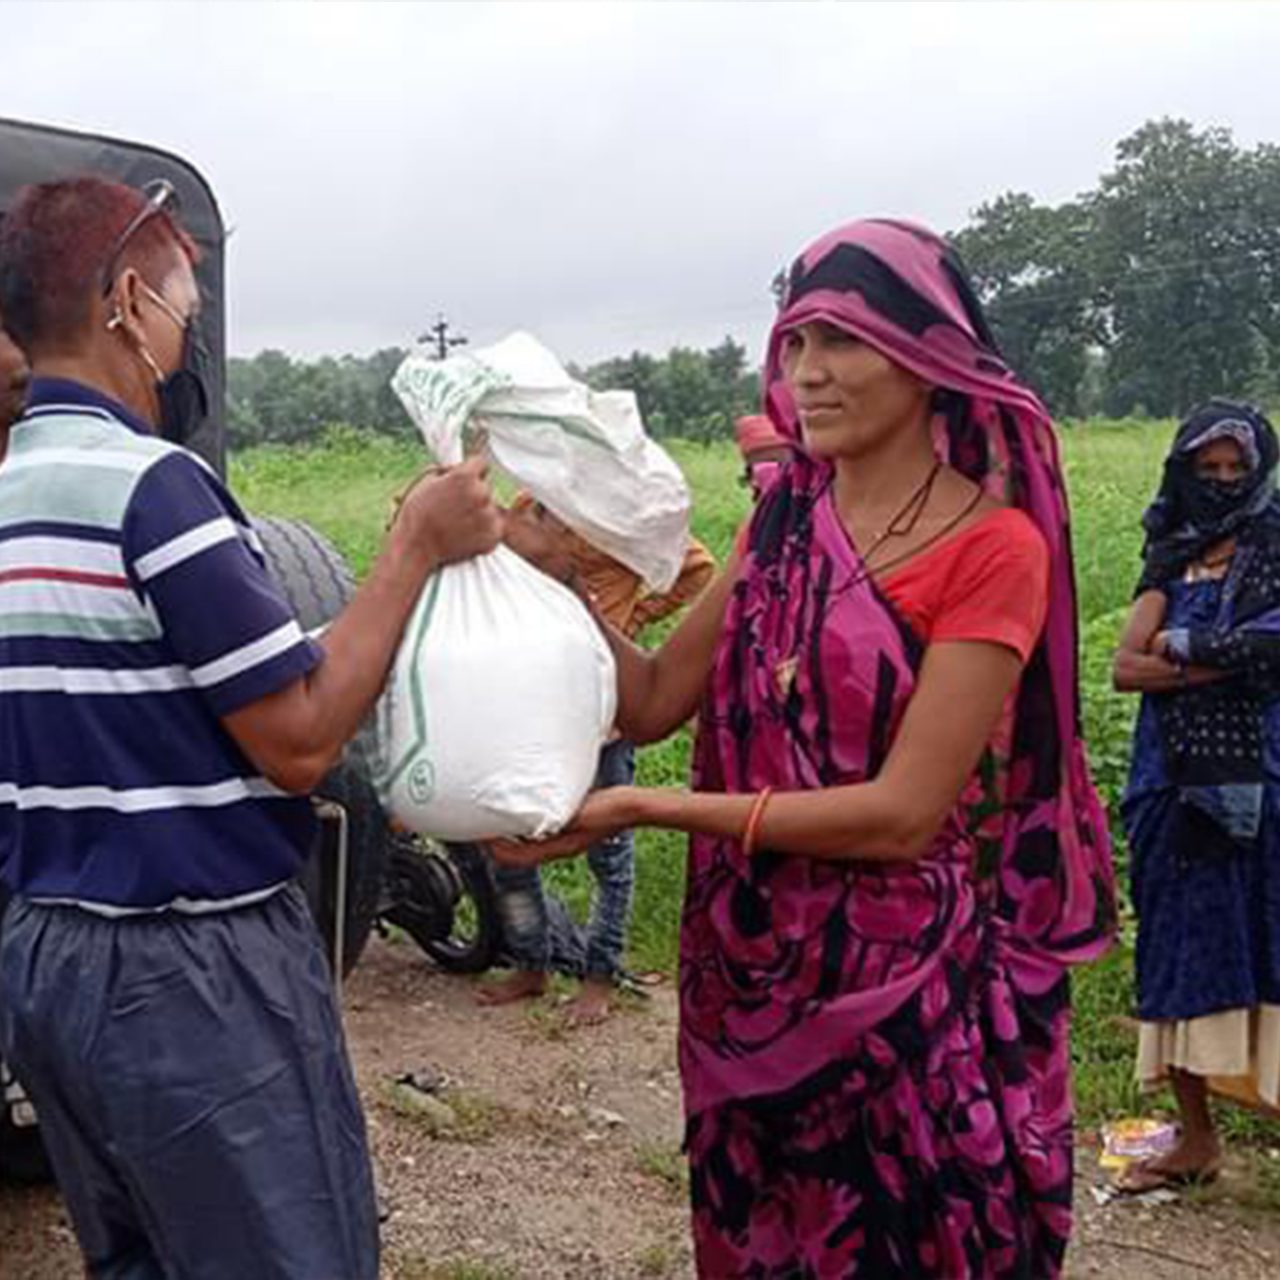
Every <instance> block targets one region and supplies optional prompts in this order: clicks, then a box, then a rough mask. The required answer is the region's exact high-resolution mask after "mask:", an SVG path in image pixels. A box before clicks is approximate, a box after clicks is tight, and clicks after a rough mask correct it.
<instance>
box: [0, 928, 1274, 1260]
mask: <svg viewBox="0 0 1280 1280" xmlns="http://www.w3.org/2000/svg"><path fill="white" fill-rule="evenodd" d="M345 1007H346V1017H347V1028H348V1033H349V1036H350V1040H351V1047H352V1052H353V1056H354V1058H355V1062H356V1069H357V1073H358V1075H359V1079H360V1086H361V1090H362V1093H363V1095H364V1099H365V1105H366V1110H367V1114H368V1118H369V1127H370V1134H371V1139H372V1143H373V1148H374V1154H375V1159H376V1163H377V1169H378V1178H379V1184H380V1193H381V1196H382V1199H383V1206H384V1210H385V1212H386V1214H387V1218H386V1222H385V1225H384V1228H383V1241H384V1250H383V1254H384V1263H385V1265H384V1269H383V1270H384V1275H385V1276H386V1277H387V1278H388V1280H526V1278H528V1280H630V1278H632V1277H646V1276H647V1277H667V1278H671V1280H675V1278H684V1277H689V1276H692V1274H693V1272H692V1266H691V1263H690V1256H689V1248H688V1240H687V1230H686V1221H685V1207H684V1197H685V1182H684V1169H683V1164H682V1161H681V1159H680V1157H679V1150H678V1143H679V1134H680V1118H679V1111H680V1106H679V1093H678V1084H677V1078H676V1071H675V998H674V994H673V992H672V991H670V990H669V989H667V988H665V987H658V988H654V989H653V990H652V992H651V993H650V994H649V996H648V997H647V998H640V997H628V998H627V1000H626V1006H625V1008H623V1009H622V1010H621V1011H620V1013H619V1014H618V1015H617V1016H616V1017H615V1018H614V1019H613V1020H612V1021H611V1022H609V1023H608V1024H607V1025H606V1026H604V1027H600V1028H595V1029H592V1030H582V1031H575V1032H572V1033H567V1032H566V1031H565V1030H564V1027H563V1023H562V1020H561V1018H560V1016H559V1013H560V1010H559V1007H558V1005H557V1002H556V999H555V997H551V998H548V999H547V1000H546V1001H543V1002H541V1003H539V1004H536V1005H524V1006H519V1007H514V1008H505V1009H497V1010H480V1009H477V1008H476V1007H475V1005H474V1003H473V1000H472V989H471V984H470V982H468V981H466V980H462V979H457V978H450V977H446V976H445V975H442V974H440V973H438V972H437V971H435V970H433V969H432V968H431V966H430V965H429V963H428V962H427V961H426V960H424V959H423V958H422V956H421V954H420V953H419V952H418V951H417V950H416V949H415V948H413V947H412V946H410V945H408V944H404V943H401V944H392V943H389V942H381V941H375V942H374V943H373V944H371V946H370V949H369V952H368V953H367V955H366V957H365V958H364V960H363V961H362V962H361V965H360V967H359V969H358V970H357V972H356V974H355V976H354V977H353V978H352V980H351V982H350V983H349V984H348V987H347V990H346V998H345ZM406 1075H410V1076H412V1077H413V1078H414V1080H415V1082H416V1083H414V1084H410V1085H400V1086H397V1085H396V1083H395V1082H396V1081H397V1080H399V1079H401V1078H402V1077H404V1076H406ZM1079 1171H1080V1181H1079V1187H1078V1193H1077V1204H1078V1219H1077V1229H1076V1236H1075V1241H1074V1243H1073V1245H1072V1251H1071V1257H1070V1260H1069V1266H1068V1272H1067V1274H1068V1276H1069V1277H1072V1278H1073V1280H1080V1278H1083V1277H1094V1276H1104V1277H1117V1278H1118V1280H1187V1278H1189V1277H1199V1276H1212V1277H1214V1280H1264V1277H1265V1278H1266V1280H1271V1278H1273V1277H1275V1276H1277V1275H1280V1215H1275V1214H1268V1213H1265V1212H1262V1211H1260V1210H1257V1209H1252V1208H1250V1207H1249V1206H1248V1203H1247V1201H1248V1198H1249V1197H1248V1191H1249V1188H1248V1185H1247V1175H1246V1173H1245V1172H1244V1171H1243V1170H1242V1169H1241V1168H1239V1167H1229V1169H1228V1174H1227V1176H1226V1177H1225V1178H1224V1179H1223V1182H1222V1183H1221V1184H1220V1185H1219V1186H1218V1187H1216V1188H1214V1189H1213V1190H1212V1191H1210V1192H1207V1193H1200V1194H1199V1195H1198V1196H1197V1197H1196V1198H1195V1199H1194V1200H1187V1199H1184V1200H1179V1201H1176V1202H1174V1203H1167V1204H1155V1205H1152V1204H1142V1203H1139V1202H1135V1201H1120V1202H1112V1203H1110V1204H1107V1205H1100V1204H1098V1203H1097V1200H1096V1197H1095V1195H1094V1188H1095V1187H1097V1186H1099V1185H1100V1181H1099V1176H1098V1174H1097V1172H1096V1161H1095V1159H1094V1156H1093V1153H1092V1152H1091V1151H1089V1150H1087V1149H1082V1151H1081V1154H1080V1161H1079ZM81 1274H82V1272H81V1270H80V1267H79V1263H78V1255H77V1253H76V1250H75V1246H74V1242H73V1239H72V1236H71V1233H70V1230H69V1228H68V1226H67V1223H66V1218H65V1216H64V1214H63V1212H62V1209H61V1205H60V1203H59V1200H58V1197H57V1194H56V1193H55V1192H54V1191H53V1190H51V1189H49V1188H39V1189H34V1190H23V1189H18V1188H11V1187H0V1280H74V1278H75V1277H78V1276H80V1275H81ZM244 1280H252V1277H245V1278H244Z"/></svg>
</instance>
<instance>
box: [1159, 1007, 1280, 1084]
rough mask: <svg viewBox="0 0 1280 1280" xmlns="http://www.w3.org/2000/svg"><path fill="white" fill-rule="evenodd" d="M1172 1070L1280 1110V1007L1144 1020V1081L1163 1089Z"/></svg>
mask: <svg viewBox="0 0 1280 1280" xmlns="http://www.w3.org/2000/svg"><path fill="white" fill-rule="evenodd" d="M1170 1067H1176V1068H1177V1069H1178V1070H1180V1071H1187V1072H1190V1073H1191V1074H1193V1075H1197V1076H1205V1077H1206V1078H1207V1079H1208V1080H1209V1087H1210V1088H1211V1089H1213V1090H1214V1091H1215V1092H1217V1093H1223V1094H1226V1095H1227V1096H1229V1097H1233V1098H1237V1099H1239V1100H1241V1101H1244V1102H1257V1101H1261V1102H1263V1103H1265V1104H1266V1105H1268V1106H1270V1107H1276V1108H1280V1005H1274V1004H1263V1005H1256V1006H1255V1007H1253V1008H1250V1009H1224V1010H1223V1011H1222V1012H1221V1013H1210V1014H1206V1015H1205V1016H1204V1017H1202V1018H1180V1019H1177V1020H1173V1021H1169V1022H1140V1023H1139V1024H1138V1063H1137V1068H1138V1071H1137V1074H1138V1082H1139V1083H1140V1084H1141V1085H1142V1087H1143V1088H1144V1089H1155V1088H1158V1087H1159V1086H1160V1085H1161V1084H1163V1083H1164V1082H1165V1080H1166V1079H1167V1078H1168V1075H1169V1068H1170Z"/></svg>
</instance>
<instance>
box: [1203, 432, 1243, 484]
mask: <svg viewBox="0 0 1280 1280" xmlns="http://www.w3.org/2000/svg"><path fill="white" fill-rule="evenodd" d="M1193 465H1194V467H1195V473H1196V479H1197V480H1217V481H1218V482H1219V483H1221V484H1230V483H1231V482H1232V481H1235V480H1243V479H1244V478H1245V476H1247V475H1248V474H1249V467H1248V464H1247V463H1246V462H1245V460H1244V454H1243V452H1242V451H1241V449H1240V446H1239V445H1238V444H1236V442H1235V441H1234V440H1212V441H1210V442H1209V443H1208V444H1205V445H1201V446H1200V448H1198V449H1197V450H1196V453H1195V460H1194V463H1193Z"/></svg>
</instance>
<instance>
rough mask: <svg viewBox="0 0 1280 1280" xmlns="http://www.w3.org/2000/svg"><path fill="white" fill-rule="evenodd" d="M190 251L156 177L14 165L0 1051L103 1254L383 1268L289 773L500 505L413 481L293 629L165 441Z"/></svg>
mask: <svg viewBox="0 0 1280 1280" xmlns="http://www.w3.org/2000/svg"><path fill="white" fill-rule="evenodd" d="M194 259H195V247H194V245H193V244H192V242H191V241H190V239H189V238H188V237H187V235H186V234H185V233H184V232H183V231H182V229H181V227H180V226H179V225H178V223H177V222H176V220H175V219H174V218H173V217H172V216H171V215H170V213H169V212H168V211H167V209H166V205H165V193H164V192H163V191H159V192H157V193H156V194H155V196H154V198H153V199H151V200H150V201H148V200H145V199H144V198H143V197H142V196H141V195H140V194H139V193H137V192H135V191H133V190H131V189H130V188H127V187H122V186H119V185H117V184H113V183H109V182H105V181H102V180H99V179H80V180H76V181H71V182H60V183H52V184H46V185H43V186H38V187H32V188H28V189H27V190H26V191H25V192H23V193H22V195H21V196H20V198H19V199H18V201H17V203H16V204H15V206H14V207H13V209H12V210H11V211H10V214H9V217H8V218H7V220H6V221H5V224H4V226H3V229H0V310H2V311H3V314H4V315H5V318H6V322H7V324H8V327H9V330H10V332H11V333H12V334H13V336H14V337H15V338H16V339H17V341H18V342H19V344H20V345H21V346H22V347H23V348H24V349H25V351H26V352H27V355H28V357H29V358H30V361H31V364H32V368H33V372H34V375H35V376H34V378H33V380H32V383H31V386H30V393H29V397H28V407H27V410H26V412H25V414H24V415H23V416H22V417H21V418H20V419H19V420H18V422H17V423H16V424H15V425H14V427H13V428H12V430H11V432H10V442H9V451H8V456H7V457H6V458H5V461H4V463H3V464H2V465H0V878H2V879H3V881H4V883H5V885H6V886H7V888H8V889H9V890H10V891H11V892H12V893H13V894H14V898H13V901H12V902H11V904H10V907H9V909H8V911H7V914H6V916H5V920H4V929H3V935H2V936H0V1054H3V1056H4V1057H5V1058H6V1060H7V1061H8V1062H9V1063H10V1065H11V1066H12V1067H13V1068H14V1071H15V1073H16V1074H17V1076H18V1077H19V1079H20V1080H21V1082H22V1084H23V1085H24V1087H25V1088H26V1089H27V1091H28V1092H29V1093H30V1095H31V1097H32V1099H33V1101H34V1102H35V1104H36V1108H37V1110H38V1111H39V1113H40V1116H41V1121H42V1126H43V1130H44V1135H45V1141H46V1145H47V1147H48V1149H49V1154H50V1158H51V1159H52V1162H53V1165H54V1169H55V1172H56V1174H57V1176H58V1180H59V1183H60V1185H61V1188H62V1191H63V1194H64V1196H65V1197H66V1200H67V1204H68V1207H69V1210H70V1213H71V1217H72V1220H73V1222H74V1225H75V1228H76V1232H77V1234H78V1236H79V1239H80V1243H81V1246H82V1248H83V1250H84V1254H85V1258H86V1264H87V1268H88V1272H89V1274H90V1275H91V1276H93V1277H99V1278H104V1280H125V1278H126V1277H127V1278H128V1280H152V1278H153V1277H154V1278H155V1280H159V1278H160V1277H168V1278H170V1280H172V1278H175V1277H182V1278H183V1280H188V1278H196V1277H199V1278H204V1277H208V1278H209V1280H214V1278H217V1280H233V1278H234V1280H249V1278H253V1280H258V1278H265V1277H281V1278H282V1280H283V1278H287V1280H373V1277H375V1276H376V1275H377V1270H378V1261H377V1253H378V1251H377V1221H376V1211H375V1206H374V1198H373V1190H372V1178H371V1173H370V1166H369V1159H368V1152H367V1148H366V1142H365V1134H364V1126H363V1119H362V1116H361V1113H360V1106H359V1100H358V1098H357V1095H356V1092H355V1088H354V1083H353V1080H352V1076H351V1071H350V1066H349V1063H348V1060H347V1055H346V1049H345V1046H344V1044H343V1040H342V1034H341V1028H340V1023H339V1020H338V1014H337V1009H336V1006H335V1002H334V998H333V992H332V986H331V983H330V981H329V977H328V973H327V969H326V965H325V960H324V957H323V955H322V952H321V948H320V945H319V941H318V938H317V937H316V934H315V931H314V929H313V927H312V925H311V922H310V919H309V917H308V914H307V908H306V904H305V902H304V900H303V899H302V896H301V894H300V892H299V891H298V889H297V888H296V886H294V885H293V884H292V880H293V877H294V875H295V873H296V872H297V871H298V869H299V867H300V865H301V864H302V861H303V859H304V857H305V855H306V853H307V851H308V848H309V845H310V843H311V840H312V836H313V818H312V813H311V808H310V804H309V802H308V801H307V800H306V799H305V793H306V792H307V791H308V790H310V789H311V788H312V787H313V786H314V785H315V784H316V782H318V780H319V779H320V778H321V777H322V776H323V775H324V774H325V773H326V772H327V771H328V769H329V768H330V766H331V765H332V764H333V762H334V761H335V759H336V758H337V756H338V754H339V753H340V751H341V749H342V747H343V745H344V743H345V742H346V741H347V740H348V738H349V737H350V736H351V735H352V734H353V733H354V731H355V729H356V727H357V725H358V724H359V723H360V721H361V719H362V717H363V716H364V715H365V713H366V712H367V711H368V710H369V708H370V706H371V705H372V703H373V701H374V699H375V698H376V696H377V694H378V692H379V690H380V689H381V687H382V685H383V683H384V681H385V678H386V674H387V670H388V667H389V665H390V662H391V659H392V656H393V653H394V651H395V648H396V646H397V644H398V641H399V639H400V635H401V631H402V629H403V627H404V624H405V621H406V619H407V617H408V615H409V612H410V610H411V608H412V606H413V603H414V600H415V599H416V597H417V595H418V594H419V592H420V590H421V586H422V583H423V581H424V579H425V578H426V577H427V576H428V575H429V574H430V573H431V572H432V571H434V569H436V568H437V567H438V566H439V565H441V564H443V563H446V562H448V561H451V560H456V559H462V558H466V557H468V556H470V555H474V554H476V553H479V552H483V551H487V550H489V549H491V548H492V547H493V546H494V545H495V544H496V543H497V541H498V537H499V534H500V530H501V524H500V516H499V513H498V512H497V509H496V508H495V507H494V505H493V502H492V498H491V495H490V493H489V489H488V484H487V480H486V478H485V476H484V473H483V469H482V467H481V465H480V464H479V463H478V462H471V463H467V464H465V465H464V466H462V467H459V468H456V469H454V470H452V471H450V472H448V473H446V474H443V475H439V476H434V477H430V478H428V479H425V480H424V481H422V482H421V483H420V484H419V485H418V486H417V487H416V489H414V491H413V492H412V493H411V495H410V496H409V498H408V499H407V500H406V501H405V503H404V504H403V505H402V507H401V509H400V513H399V516H398V519H397V521H396V524H395V526H394V527H393V529H392V531H391V533H390V534H389V535H388V541H387V546H386V548H385V550H384V552H383V555H382V557H381V558H380V559H379V561H378V562H377V565H376V566H375V568H374V570H373V572H372V573H371V574H370V576H369V579H368V581H367V582H366V583H365V584H364V586H362V587H361V589H360V591H359V592H358V593H357V595H356V597H355V599H354V600H353V601H352V603H351V605H350V607H349V608H348V609H347V610H346V611H345V612H344V613H343V614H342V615H341V616H340V617H339V618H338V619H337V620H336V621H335V622H334V623H333V624H332V626H331V627H329V628H328V630H327V631H326V632H325V634H324V636H323V638H322V639H320V640H313V639H309V638H308V637H306V636H305V635H303V633H302V632H301V631H300V630H299V627H298V624H297V622H296V621H295V619H294V618H293V616H292V615H291V612H290V610H289V607H288V606H287V604H286V603H285V601H284V600H283V599H282V597H281V595H280V594H279V592H278V591H277V589H276V587H275V585H274V584H273V582H272V580H271V579H270V577H269V576H268V574H267V572H266V568H265V565H264V562H263V559H262V556H261V554H260V551H259V549H258V546H257V543H256V540H255V538H254V535H253V533H252V531H251V530H250V528H249V525H248V521H247V520H246V518H245V516H244V514H243V512H242V511H241V510H240V508H239V507H238V506H237V505H236V502H235V500H234V499H233V498H232V497H231V495H230V494H229V493H228V492H227V491H226V489H225V488H223V486H222V485H221V484H220V483H219V481H218V479H217V477H216V476H215V475H214V474H213V473H212V472H211V471H210V470H209V469H208V468H207V467H206V466H205V465H204V464H203V463H202V462H200V461H199V460H198V459H197V458H196V457H195V456H194V455H193V454H191V453H189V452H188V451H187V450H185V449H183V448H182V447H180V445H179V444H176V443H174V440H176V439H180V438H182V437H183V436H184V434H185V433H186V432H187V431H189V429H190V428H191V426H192V425H193V422H194V419H195V418H196V417H198V415H199V413H200V410H201V408H202V395H203V393H202V388H201V384H200V379H199V376H198V361H197V360H196V358H195V356H196V353H197V333H196V325H197V314H196V313H197V310H198V305H199V296H198V291H197V288H196V282H195V277H194V274H193V272H192V263H193V261H194ZM164 437H167V438H164Z"/></svg>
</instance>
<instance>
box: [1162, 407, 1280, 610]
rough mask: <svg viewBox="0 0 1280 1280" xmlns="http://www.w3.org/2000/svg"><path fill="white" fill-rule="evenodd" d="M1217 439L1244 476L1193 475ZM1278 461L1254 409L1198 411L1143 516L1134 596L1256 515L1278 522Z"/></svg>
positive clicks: (1181, 432) (1177, 572)
mask: <svg viewBox="0 0 1280 1280" xmlns="http://www.w3.org/2000/svg"><path fill="white" fill-rule="evenodd" d="M1218 440H1233V441H1234V442H1235V443H1236V444H1237V445H1239V447H1240V452H1241V453H1242V454H1243V455H1244V460H1245V464H1246V466H1247V467H1248V472H1247V474H1246V475H1244V476H1243V477H1242V478H1241V479H1239V480H1233V481H1222V480H1202V479H1201V478H1200V477H1198V476H1197V475H1196V454H1197V452H1198V451H1199V450H1200V449H1202V448H1204V446H1205V445H1209V444H1213V443H1214V442H1215V441H1218ZM1278 459H1280V446H1278V445H1277V442H1276V433H1275V431H1274V430H1273V429H1272V427H1271V423H1270V422H1268V421H1267V419H1266V418H1265V417H1264V416H1263V415H1262V414H1261V413H1260V412H1259V411H1258V410H1257V409H1255V408H1253V406H1252V405H1247V404H1240V403H1237V402H1235V401H1233V400H1210V401H1209V402H1208V403H1207V404H1203V405H1201V406H1200V408H1198V409H1196V410H1195V412H1193V413H1192V414H1191V415H1190V417H1188V418H1187V419H1186V421H1185V422H1183V424H1182V425H1181V426H1180V427H1179V428H1178V433H1177V435H1175V436H1174V439H1173V447H1172V448H1171V449H1170V451H1169V456H1168V458H1167V459H1166V460H1165V464H1164V478H1163V480H1162V481H1161V484H1160V492H1159V493H1158V494H1157V495H1156V499H1155V501H1154V502H1153V503H1152V504H1151V506H1150V507H1149V508H1148V509H1147V513H1146V515H1145V516H1143V518H1142V527H1143V529H1144V530H1146V534H1147V541H1146V546H1145V547H1144V549H1143V570H1142V578H1141V580H1140V582H1139V584H1138V589H1139V591H1146V590H1149V589H1151V588H1153V587H1159V586H1161V585H1162V584H1164V583H1166V582H1169V581H1171V580H1172V579H1175V578H1178V577H1180V576H1181V575H1182V573H1183V572H1184V571H1185V570H1186V567H1187V566H1188V565H1189V564H1191V563H1192V562H1193V561H1194V560H1197V559H1199V557H1200V556H1202V555H1203V554H1204V553H1205V552H1206V551H1207V550H1208V549H1209V548H1210V547H1212V546H1214V545H1215V544H1217V543H1219V542H1222V541H1223V540H1224V539H1226V538H1230V537H1232V536H1234V535H1239V534H1240V533H1241V532H1242V531H1244V530H1245V529H1246V528H1247V527H1248V526H1249V525H1250V524H1251V523H1252V522H1253V521H1255V520H1256V519H1257V518H1258V517H1259V516H1262V515H1264V514H1266V515H1270V516H1272V517H1275V516H1276V515H1277V513H1278V512H1280V505H1278V504H1277V502H1276V463H1277V460H1278Z"/></svg>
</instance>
